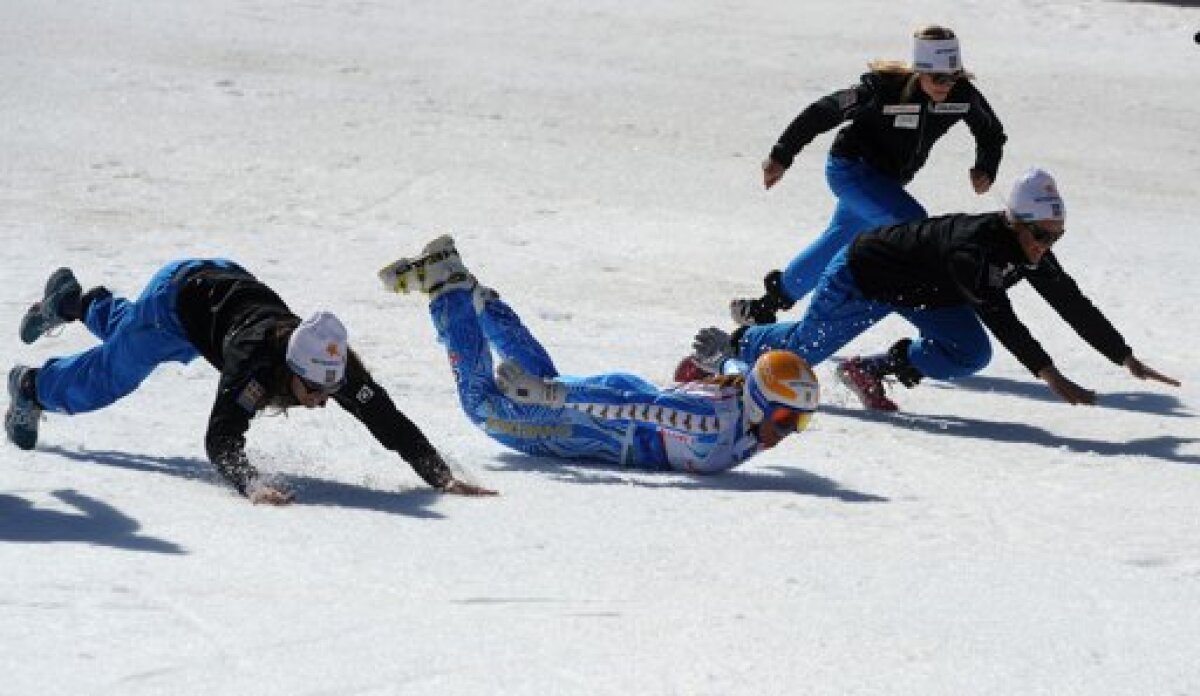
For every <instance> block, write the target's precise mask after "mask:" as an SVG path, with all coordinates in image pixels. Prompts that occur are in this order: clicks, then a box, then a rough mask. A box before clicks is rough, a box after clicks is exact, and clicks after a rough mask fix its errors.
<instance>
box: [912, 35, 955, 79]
mask: <svg viewBox="0 0 1200 696" xmlns="http://www.w3.org/2000/svg"><path fill="white" fill-rule="evenodd" d="M962 69H963V67H962V56H961V55H960V53H959V50H958V39H922V38H920V37H915V38H913V70H914V71H916V72H919V73H955V72H958V71H960V70H962Z"/></svg>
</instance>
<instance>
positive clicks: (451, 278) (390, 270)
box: [378, 234, 476, 300]
mask: <svg viewBox="0 0 1200 696" xmlns="http://www.w3.org/2000/svg"><path fill="white" fill-rule="evenodd" d="M378 275H379V280H380V281H382V282H383V287H384V289H385V290H387V291H389V292H396V293H409V292H414V291H417V292H423V293H425V294H427V295H429V299H431V300H432V299H435V298H436V297H438V296H439V295H441V294H442V293H444V292H447V291H449V290H458V289H472V288H474V287H475V286H476V282H475V278H474V276H472V275H471V273H470V271H468V270H467V268H466V266H464V265H463V262H462V259H461V258H460V257H459V255H458V250H457V249H455V248H454V239H453V238H452V237H450V235H448V234H446V235H442V236H441V237H438V238H437V239H435V240H433V241H432V242H430V243H428V244H426V245H425V248H424V249H422V250H421V255H420V256H418V257H416V258H411V259H408V258H402V259H397V260H396V261H393V262H392V263H390V264H388V265H387V266H384V267H383V268H382V269H380V271H379V273H378Z"/></svg>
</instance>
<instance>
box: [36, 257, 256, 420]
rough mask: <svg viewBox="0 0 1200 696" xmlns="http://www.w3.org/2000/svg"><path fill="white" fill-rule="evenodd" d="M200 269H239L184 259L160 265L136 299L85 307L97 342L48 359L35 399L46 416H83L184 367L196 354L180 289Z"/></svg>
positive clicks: (103, 297) (105, 298) (102, 298)
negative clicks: (172, 365)
mask: <svg viewBox="0 0 1200 696" xmlns="http://www.w3.org/2000/svg"><path fill="white" fill-rule="evenodd" d="M204 265H216V266H221V267H237V265H236V264H234V263H233V262H232V261H228V260H225V259H187V260H182V261H175V262H172V263H169V264H167V265H166V266H163V267H162V268H161V269H159V271H158V272H157V273H155V274H154V277H153V278H151V279H150V282H149V283H147V285H146V287H145V289H144V290H142V294H141V295H139V296H138V298H137V300H134V301H132V302H131V301H129V300H127V299H125V298H123V297H117V296H115V295H112V294H110V293H101V294H97V295H96V296H95V297H94V298H93V299H92V301H91V302H89V303H88V306H87V311H86V312H85V314H84V316H83V323H84V325H85V326H87V328H88V331H91V332H92V335H94V336H95V337H96V338H98V339H100V341H101V343H100V345H98V346H95V347H93V348H89V349H88V350H85V351H83V352H82V353H76V354H74V355H69V356H67V357H63V358H51V359H50V360H48V361H46V363H45V364H44V365H42V367H41V369H39V370H38V373H37V399H38V402H39V403H41V405H42V407H43V408H44V409H46V410H47V411H54V412H58V413H86V412H88V411H95V410H98V409H101V408H104V407H105V406H108V405H109V404H111V403H113V402H115V401H116V400H118V399H120V398H121V397H123V396H126V395H127V394H129V393H131V392H133V390H134V389H137V387H138V385H140V384H141V383H142V380H144V379H146V377H147V376H148V375H149V374H150V373H151V372H152V371H153V370H154V368H155V367H157V366H158V365H159V364H161V363H165V362H180V363H188V362H191V361H192V360H194V359H195V358H196V357H197V356H198V355H199V352H198V351H197V350H196V348H195V346H193V345H192V343H191V342H190V341H189V340H188V338H187V335H186V334H185V333H184V330H183V326H182V325H181V324H180V323H179V315H178V313H177V311H176V305H177V302H178V297H179V287H180V285H181V284H182V282H183V281H184V279H186V277H187V276H188V275H189V274H190V272H191V271H193V270H195V269H196V268H198V267H200V266H204Z"/></svg>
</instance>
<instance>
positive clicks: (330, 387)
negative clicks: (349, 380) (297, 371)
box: [296, 375, 346, 396]
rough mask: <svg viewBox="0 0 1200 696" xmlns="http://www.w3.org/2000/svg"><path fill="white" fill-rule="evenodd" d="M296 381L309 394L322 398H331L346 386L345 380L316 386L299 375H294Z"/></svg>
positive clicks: (316, 384)
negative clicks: (298, 381) (318, 395)
mask: <svg viewBox="0 0 1200 696" xmlns="http://www.w3.org/2000/svg"><path fill="white" fill-rule="evenodd" d="M296 379H298V380H300V384H301V385H302V386H303V387H304V390H305V391H307V392H308V393H309V394H320V395H322V396H333V395H334V394H336V393H337V391H338V390H339V389H341V388H342V387H343V386H344V385H345V384H346V380H344V379H343V380H341V381H339V382H335V383H333V384H318V383H316V382H310V381H309V380H307V379H304V378H303V377H301V376H300V375H296Z"/></svg>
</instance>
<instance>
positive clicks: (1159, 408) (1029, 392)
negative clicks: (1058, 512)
mask: <svg viewBox="0 0 1200 696" xmlns="http://www.w3.org/2000/svg"><path fill="white" fill-rule="evenodd" d="M926 384H928V386H930V387H933V388H936V389H966V390H967V391H974V392H994V393H996V394H1008V395H1011V396H1019V397H1021V398H1024V399H1036V400H1038V401H1046V402H1051V403H1061V402H1062V399H1061V398H1059V396H1058V395H1057V394H1055V393H1054V392H1052V391H1050V388H1049V387H1047V386H1046V385H1045V383H1043V382H1033V381H1025V380H1017V379H1009V378H1006V377H988V376H983V375H975V376H973V377H963V378H961V379H956V380H954V381H953V382H938V381H933V380H930V381H929V382H927V383H924V384H922V385H921V387H922V388H925V386H926ZM1096 396H1097V403H1096V406H1097V407H1099V408H1110V409H1116V410H1119V411H1130V412H1132V413H1146V414H1150V415H1155V416H1169V417H1172V418H1195V417H1196V414H1194V413H1192V412H1191V411H1189V410H1188V409H1187V407H1186V406H1185V405H1184V403H1183V402H1182V401H1180V400H1179V399H1178V398H1177V397H1175V396H1172V395H1171V394H1163V393H1161V392H1110V393H1106V394H1104V393H1101V394H1097V395H1096Z"/></svg>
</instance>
